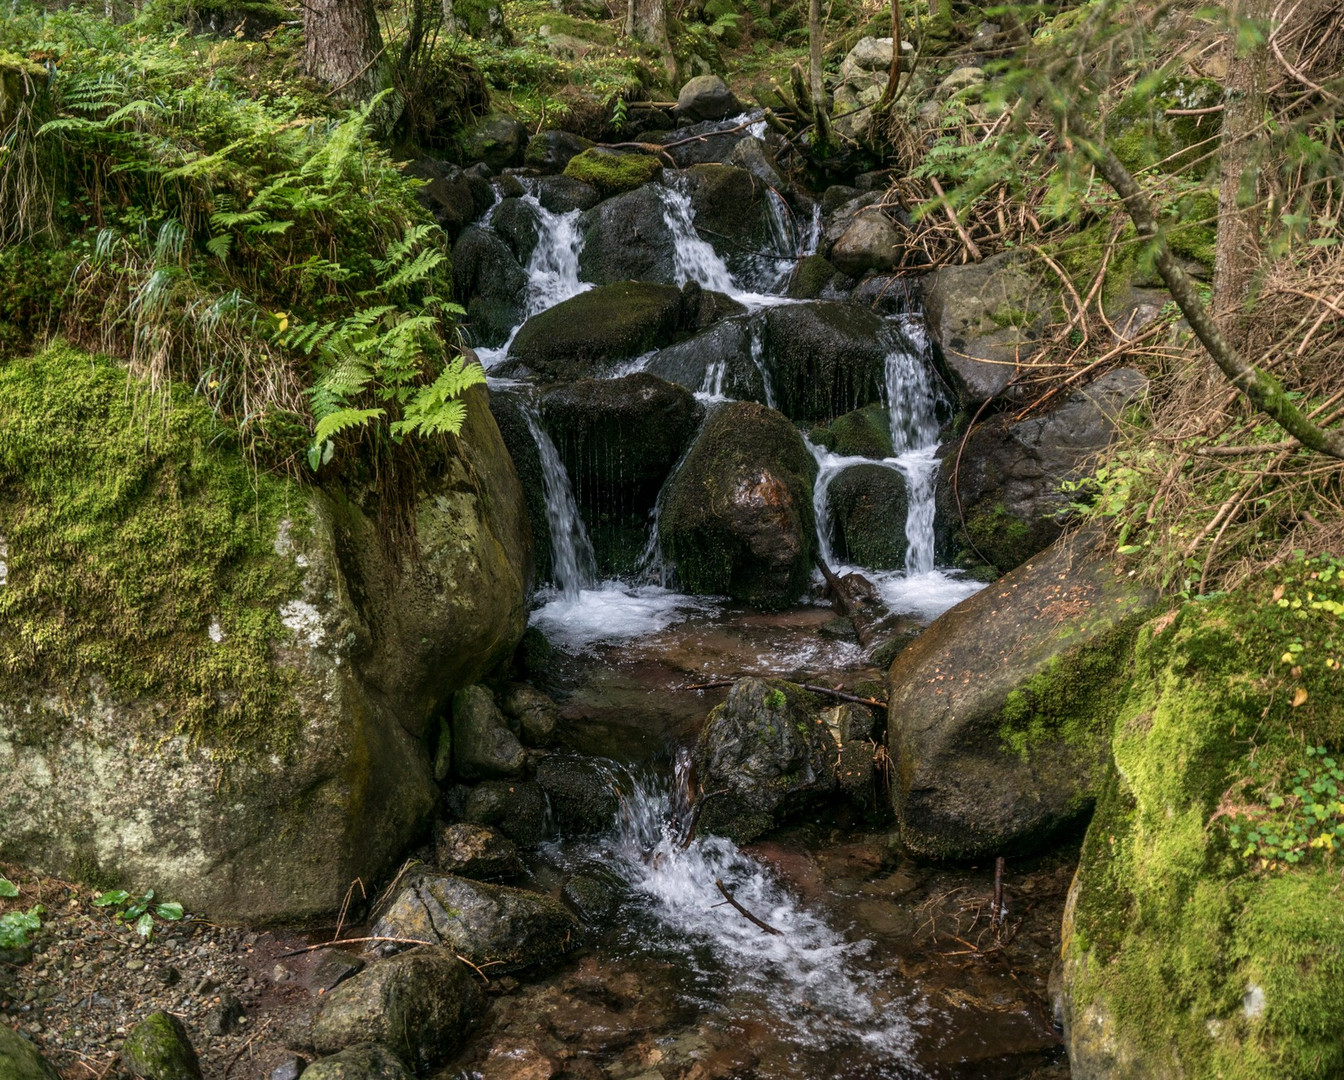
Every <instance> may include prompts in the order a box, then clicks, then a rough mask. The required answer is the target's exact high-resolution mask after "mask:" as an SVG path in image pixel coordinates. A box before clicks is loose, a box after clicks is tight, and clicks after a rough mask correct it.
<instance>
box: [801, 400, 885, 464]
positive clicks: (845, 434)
mask: <svg viewBox="0 0 1344 1080" xmlns="http://www.w3.org/2000/svg"><path fill="white" fill-rule="evenodd" d="M809 437H810V438H811V440H812V441H813V442H814V443H816V444H817V445H818V446H824V447H826V449H827V450H829V451H830V452H831V453H833V454H839V455H841V456H842V457H870V458H885V457H891V456H892V454H894V453H895V447H894V445H893V443H892V440H891V418H890V417H889V416H888V414H887V408H886V406H885V405H883V404H881V403H880V402H874V403H873V404H872V405H865V406H864V407H863V408H862V409H855V410H854V411H853V412H848V413H845V415H844V416H839V417H836V419H834V420H832V421H831V422H830V423H829V424H827V425H826V426H825V427H817V428H813V429H812V431H811V433H810V435H809Z"/></svg>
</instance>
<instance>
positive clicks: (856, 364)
mask: <svg viewBox="0 0 1344 1080" xmlns="http://www.w3.org/2000/svg"><path fill="white" fill-rule="evenodd" d="M888 351H889V345H888V343H887V340H886V336H885V329H884V327H883V325H882V320H881V319H880V318H879V317H878V316H876V315H874V314H873V313H872V312H871V311H868V310H866V309H864V308H861V307H859V306H858V305H856V304H845V303H839V302H836V301H827V300H816V301H810V302H807V303H800V304H782V305H780V306H779V307H772V308H770V309H769V310H768V311H767V312H766V315H765V355H766V363H767V366H768V368H769V371H770V379H771V383H772V385H773V387H774V392H775V396H776V398H777V399H778V401H779V410H780V412H782V413H783V414H784V415H785V416H787V417H788V418H789V419H790V420H796V421H798V422H800V423H807V422H815V421H828V420H830V419H832V418H833V417H837V416H842V415H844V414H845V413H847V412H850V411H852V410H854V409H858V408H861V407H863V406H864V405H868V404H870V403H872V402H874V401H881V400H882V391H883V385H884V380H885V375H886V358H887V352H888Z"/></svg>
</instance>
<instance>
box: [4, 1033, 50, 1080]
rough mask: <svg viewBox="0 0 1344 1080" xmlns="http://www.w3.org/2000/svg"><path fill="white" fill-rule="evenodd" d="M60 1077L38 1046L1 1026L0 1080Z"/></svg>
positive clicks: (48, 1079) (39, 1079) (43, 1079)
mask: <svg viewBox="0 0 1344 1080" xmlns="http://www.w3.org/2000/svg"><path fill="white" fill-rule="evenodd" d="M59 1076H60V1074H59V1073H58V1072H57V1071H56V1070H55V1069H54V1068H52V1067H51V1064H50V1062H48V1061H47V1059H46V1058H44V1057H43V1056H42V1054H41V1052H40V1051H39V1050H38V1049H37V1047H36V1046H34V1045H33V1044H32V1043H30V1042H29V1041H28V1040H27V1039H25V1038H24V1037H23V1036H22V1035H20V1034H19V1033H18V1032H17V1031H15V1030H14V1029H13V1028H10V1027H7V1026H6V1025H4V1024H0V1080H58V1078H59Z"/></svg>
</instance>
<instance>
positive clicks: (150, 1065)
mask: <svg viewBox="0 0 1344 1080" xmlns="http://www.w3.org/2000/svg"><path fill="white" fill-rule="evenodd" d="M121 1060H122V1063H123V1064H124V1065H125V1066H126V1070H127V1071H128V1072H129V1073H131V1075H132V1076H138V1077H141V1080H201V1062H200V1060H199V1059H198V1058H197V1056H196V1049H195V1047H193V1046H192V1045H191V1039H189V1038H188V1037H187V1029H186V1026H185V1025H184V1024H183V1023H182V1021H181V1020H179V1019H178V1018H177V1017H176V1016H174V1015H173V1014H172V1013H167V1012H155V1013H150V1014H149V1015H148V1016H146V1017H145V1018H144V1019H143V1020H141V1021H140V1023H138V1024H136V1025H135V1027H134V1028H132V1029H131V1033H130V1034H129V1035H127V1036H126V1041H125V1043H123V1044H122V1047H121Z"/></svg>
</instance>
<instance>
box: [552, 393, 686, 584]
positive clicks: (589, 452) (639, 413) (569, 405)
mask: <svg viewBox="0 0 1344 1080" xmlns="http://www.w3.org/2000/svg"><path fill="white" fill-rule="evenodd" d="M700 417H701V408H700V406H699V404H698V403H697V402H696V400H695V398H694V396H693V395H692V394H691V392H690V391H689V390H687V389H685V388H684V387H681V386H676V385H674V384H672V383H670V382H666V381H665V380H663V379H660V378H658V377H657V376H656V375H650V374H647V373H645V372H638V373H636V374H633V375H626V376H624V377H622V378H619V379H580V380H579V381H578V382H573V383H567V384H564V385H562V386H559V387H557V388H555V389H554V390H552V391H551V392H550V393H548V394H547V395H546V396H545V398H544V399H543V401H542V418H543V419H544V420H545V423H546V428H547V430H548V431H549V432H550V434H551V438H552V439H553V440H554V442H555V445H556V449H557V450H559V452H560V458H561V460H562V461H563V462H564V464H565V470H566V471H567V472H568V473H569V479H570V483H571V484H573V486H574V497H575V500H576V501H577V502H578V506H579V512H580V513H581V514H582V515H583V519H584V523H585V524H586V525H587V527H588V535H589V537H590V538H591V539H592V542H593V549H594V551H595V553H596V555H597V564H598V570H599V572H601V573H603V574H612V573H615V574H624V573H630V572H632V571H634V570H635V569H636V568H637V566H638V563H639V561H640V559H641V557H642V556H643V554H644V548H645V547H646V546H647V542H648V536H647V533H648V524H649V515H650V513H652V511H653V508H654V506H655V504H656V503H657V501H658V492H659V491H661V490H662V487H663V483H664V482H665V481H666V480H667V476H668V474H669V473H670V472H671V471H672V467H673V466H674V465H676V463H677V461H678V460H679V459H680V458H681V455H682V454H683V453H684V452H685V450H686V447H687V446H689V445H690V441H691V438H692V437H693V436H694V435H695V432H696V429H697V428H698V427H699V425H700Z"/></svg>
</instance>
